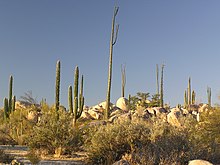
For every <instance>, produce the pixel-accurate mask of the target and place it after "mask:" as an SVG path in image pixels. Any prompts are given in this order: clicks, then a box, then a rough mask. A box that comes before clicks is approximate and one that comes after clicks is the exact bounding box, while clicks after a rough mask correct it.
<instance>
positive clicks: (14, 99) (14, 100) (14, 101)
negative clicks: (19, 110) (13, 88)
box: [11, 96, 16, 112]
mask: <svg viewBox="0 0 220 165" xmlns="http://www.w3.org/2000/svg"><path fill="white" fill-rule="evenodd" d="M15 103H16V96H13V99H12V106H11V110H12V112H14V111H15Z"/></svg>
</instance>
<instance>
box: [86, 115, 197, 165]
mask: <svg viewBox="0 0 220 165" xmlns="http://www.w3.org/2000/svg"><path fill="white" fill-rule="evenodd" d="M89 138H90V139H89ZM89 138H87V140H88V139H89V140H88V141H87V151H88V153H89V154H88V155H89V161H88V163H90V164H111V163H114V162H115V161H118V160H120V159H125V160H127V161H128V162H129V163H130V164H133V165H136V164H137V165H142V164H143V165H144V164H146V162H147V164H149V165H150V164H152V165H155V164H157V165H159V164H185V163H186V162H188V161H189V160H190V159H191V158H192V157H193V154H192V151H193V144H192V143H191V142H190V141H189V131H188V129H186V128H184V127H183V128H176V127H173V126H171V125H169V124H168V123H166V122H162V121H161V120H159V119H155V118H152V120H151V121H138V122H124V123H120V124H117V123H116V124H112V125H106V126H99V127H98V128H94V130H93V131H91V132H90V136H89Z"/></svg>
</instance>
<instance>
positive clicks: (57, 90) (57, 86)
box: [55, 60, 60, 117]
mask: <svg viewBox="0 0 220 165" xmlns="http://www.w3.org/2000/svg"><path fill="white" fill-rule="evenodd" d="M59 106H60V61H59V60H58V61H57V65H56V84H55V109H56V112H57V115H58V110H59ZM57 117H58V116H57Z"/></svg>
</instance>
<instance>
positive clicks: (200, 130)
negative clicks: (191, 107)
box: [190, 109, 220, 164]
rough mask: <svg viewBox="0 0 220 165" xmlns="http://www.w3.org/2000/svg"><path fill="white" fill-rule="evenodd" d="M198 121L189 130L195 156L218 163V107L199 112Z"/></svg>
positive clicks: (219, 138)
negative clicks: (191, 129)
mask: <svg viewBox="0 0 220 165" xmlns="http://www.w3.org/2000/svg"><path fill="white" fill-rule="evenodd" d="M200 119H201V120H200V122H198V123H197V124H196V126H195V128H194V129H193V131H191V137H190V140H191V141H192V142H193V143H194V146H195V148H194V152H196V153H197V154H196V155H195V158H197V159H206V160H209V161H211V162H212V163H216V164H219V163H220V160H219V157H220V127H219V125H220V109H215V110H213V109H211V110H209V111H207V112H203V113H201V116H200Z"/></svg>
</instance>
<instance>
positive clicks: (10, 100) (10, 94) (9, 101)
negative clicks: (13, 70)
mask: <svg viewBox="0 0 220 165" xmlns="http://www.w3.org/2000/svg"><path fill="white" fill-rule="evenodd" d="M12 87H13V77H12V76H10V78H9V94H8V113H9V114H10V113H11V112H12Z"/></svg>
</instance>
